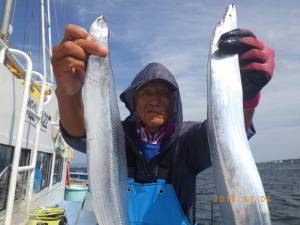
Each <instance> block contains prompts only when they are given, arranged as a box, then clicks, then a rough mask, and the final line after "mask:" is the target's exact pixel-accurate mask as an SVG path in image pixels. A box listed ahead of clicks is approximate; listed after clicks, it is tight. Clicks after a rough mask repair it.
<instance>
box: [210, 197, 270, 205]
mask: <svg viewBox="0 0 300 225" xmlns="http://www.w3.org/2000/svg"><path fill="white" fill-rule="evenodd" d="M271 200H272V198H271V196H270V195H262V196H254V195H227V196H226V195H215V196H214V199H213V202H214V203H222V202H230V203H235V202H238V201H244V202H245V203H252V202H254V201H256V202H257V201H260V202H262V203H263V202H267V203H270V202H271Z"/></svg>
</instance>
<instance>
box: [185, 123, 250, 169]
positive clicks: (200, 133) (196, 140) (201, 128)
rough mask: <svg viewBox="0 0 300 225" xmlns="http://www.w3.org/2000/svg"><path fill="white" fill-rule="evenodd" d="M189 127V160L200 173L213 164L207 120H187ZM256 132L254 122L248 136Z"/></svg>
mask: <svg viewBox="0 0 300 225" xmlns="http://www.w3.org/2000/svg"><path fill="white" fill-rule="evenodd" d="M187 123H188V126H187V127H188V129H187V134H186V138H185V139H186V143H187V149H186V150H187V151H188V152H187V154H188V155H187V160H188V164H189V166H190V168H191V170H192V171H193V172H194V173H196V174H197V173H200V172H201V171H203V170H205V169H206V168H208V167H210V166H211V158H210V150H209V144H208V138H207V121H205V122H203V123H200V122H187ZM255 133H256V131H255V129H254V126H253V124H251V126H250V128H249V130H248V131H247V137H248V139H250V138H251V137H252V136H253V135H254V134H255Z"/></svg>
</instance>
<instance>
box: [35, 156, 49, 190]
mask: <svg viewBox="0 0 300 225" xmlns="http://www.w3.org/2000/svg"><path fill="white" fill-rule="evenodd" d="M51 164H52V154H50V153H46V152H38V154H37V159H36V164H35V173H34V183H33V191H34V192H35V193H36V192H39V191H41V190H43V189H45V188H46V187H48V186H49V184H50V175H51Z"/></svg>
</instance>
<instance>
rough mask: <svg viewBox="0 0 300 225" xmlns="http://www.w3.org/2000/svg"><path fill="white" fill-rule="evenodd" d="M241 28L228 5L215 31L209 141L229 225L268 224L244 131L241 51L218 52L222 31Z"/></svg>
mask: <svg viewBox="0 0 300 225" xmlns="http://www.w3.org/2000/svg"><path fill="white" fill-rule="evenodd" d="M236 27H237V19H236V9H235V6H234V5H229V6H228V8H227V11H226V13H225V15H224V17H223V18H222V19H221V21H220V22H219V23H218V24H217V26H216V28H215V30H214V33H213V38H212V40H211V44H210V51H209V58H208V110H207V111H208V140H209V146H210V151H211V159H212V164H213V170H214V176H215V184H216V188H217V193H218V196H219V197H218V199H219V200H218V199H217V201H220V205H221V213H222V217H223V222H224V224H226V225H231V224H239V225H262V224H264V225H266V224H271V221H270V216H269V209H268V205H267V199H266V196H265V192H264V189H263V185H262V182H261V179H260V176H259V173H258V171H257V167H256V165H255V162H254V159H253V156H252V153H251V150H250V147H249V144H248V140H247V136H246V132H245V126H244V117H243V97H242V95H243V94H242V86H241V78H240V70H239V63H238V56H237V55H234V56H222V55H221V54H219V52H218V40H219V38H220V36H221V35H222V34H223V33H225V32H228V31H230V30H232V29H234V28H236ZM223 200H224V201H223ZM221 201H223V202H221Z"/></svg>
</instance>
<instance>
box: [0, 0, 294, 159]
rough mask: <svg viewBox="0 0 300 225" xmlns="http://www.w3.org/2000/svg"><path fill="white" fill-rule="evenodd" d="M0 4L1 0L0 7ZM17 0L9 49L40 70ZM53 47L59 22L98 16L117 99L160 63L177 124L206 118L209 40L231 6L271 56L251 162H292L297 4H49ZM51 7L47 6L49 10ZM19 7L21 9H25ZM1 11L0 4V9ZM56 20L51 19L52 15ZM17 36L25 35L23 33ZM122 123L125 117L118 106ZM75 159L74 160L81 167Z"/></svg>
mask: <svg viewBox="0 0 300 225" xmlns="http://www.w3.org/2000/svg"><path fill="white" fill-rule="evenodd" d="M2 1H3V0H1V3H2ZM34 2H35V4H34V5H32V1H27V0H17V3H16V10H15V18H14V32H13V34H12V36H11V39H10V41H11V43H12V44H13V46H15V47H16V48H20V49H23V50H25V51H31V52H32V59H33V63H34V68H35V69H36V70H38V71H39V70H40V71H41V53H40V51H39V49H40V48H39V43H40V40H39V37H38V33H39V22H37V21H38V20H37V17H38V16H39V8H38V4H37V3H38V1H34ZM54 2H55V6H56V11H55V12H56V13H54V10H52V17H51V20H52V25H53V27H52V36H53V43H59V42H60V40H61V39H62V35H63V29H64V27H65V26H66V24H67V23H73V24H77V25H79V26H82V27H84V28H85V29H89V26H90V24H91V23H92V22H93V20H95V18H97V17H98V16H99V15H104V16H105V18H106V20H107V23H108V25H109V28H110V56H111V63H112V67H113V71H114V75H115V80H116V88H117V90H116V91H117V94H120V93H121V92H122V91H123V90H124V89H125V88H126V87H127V86H128V85H129V84H130V82H131V81H132V79H133V78H134V76H135V75H136V74H137V73H138V72H139V71H140V70H141V69H142V68H143V67H144V66H146V65H147V64H148V63H150V62H160V63H162V64H164V65H165V66H166V67H167V68H168V69H169V70H170V71H171V72H172V73H173V75H174V76H175V78H176V80H177V82H178V84H179V87H180V92H181V96H182V103H183V116H184V120H195V121H203V120H205V119H206V108H207V105H206V104H207V103H206V98H207V97H206V93H207V89H206V83H207V80H206V79H207V78H206V77H207V56H208V46H209V41H210V37H211V34H212V31H213V28H214V27H215V25H216V23H217V22H218V21H219V20H220V18H221V17H222V16H223V14H224V12H225V9H226V7H227V5H228V4H230V3H234V4H236V7H237V16H238V26H239V27H241V28H248V29H250V30H252V31H253V32H254V33H255V34H256V36H257V37H258V38H259V39H261V40H263V41H264V42H266V43H267V44H268V45H269V46H271V47H272V48H274V50H275V57H276V58H275V72H274V75H273V78H272V80H271V82H270V83H269V84H268V85H267V86H266V87H265V88H264V89H263V90H262V93H261V101H260V104H259V106H258V107H257V109H256V112H255V116H254V125H255V127H256V130H257V134H256V135H255V136H254V137H253V138H252V139H251V140H250V146H251V150H252V153H253V156H254V159H255V160H256V161H257V162H262V161H271V160H279V159H290V158H300V147H299V145H300V70H299V68H298V66H299V64H300V61H299V60H300V45H299V35H300V20H299V18H300V2H299V1H297V0H290V1H271V0H266V1H261V0H252V1H236V2H233V1H225V0H224V1H221V0H219V1H217V0H207V1H206V0H205V1H203V0H201V1H200V0H190V1H182V0H181V1H180V0H151V1H149V0H148V1H146V0H127V1H125V0H103V1H99V0H93V1H92V0H86V1H80V0H72V1H71V0H68V1H63V0H56V1H54ZM53 6H54V4H52V5H51V9H53V8H54V7H53ZM26 9H27V10H26ZM1 12H2V4H1ZM55 15H56V16H55ZM24 33H25V34H24ZM119 107H120V112H121V116H122V119H124V118H126V116H127V115H128V111H127V110H126V108H125V107H124V105H123V104H122V103H121V102H119ZM82 158H83V155H81V154H77V155H76V156H75V159H74V162H80V161H82Z"/></svg>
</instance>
